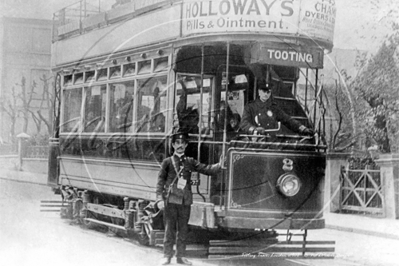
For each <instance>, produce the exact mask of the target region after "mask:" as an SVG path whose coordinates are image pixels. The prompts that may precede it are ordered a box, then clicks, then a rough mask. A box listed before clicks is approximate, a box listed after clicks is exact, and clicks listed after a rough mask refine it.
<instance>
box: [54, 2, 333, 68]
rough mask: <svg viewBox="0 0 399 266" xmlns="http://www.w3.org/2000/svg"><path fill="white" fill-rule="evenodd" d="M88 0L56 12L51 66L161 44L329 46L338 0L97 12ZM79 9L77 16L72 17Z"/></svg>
mask: <svg viewBox="0 0 399 266" xmlns="http://www.w3.org/2000/svg"><path fill="white" fill-rule="evenodd" d="M90 1H91V0H85V1H84V2H85V3H86V5H82V4H81V2H82V1H79V6H78V8H76V7H75V6H74V5H71V6H69V7H66V8H64V9H62V10H61V11H59V12H56V13H55V14H54V31H53V33H54V36H53V57H52V65H53V68H58V67H61V66H63V65H66V64H73V63H74V62H75V63H76V62H81V61H85V60H95V59H96V58H99V57H110V56H111V57H112V56H114V55H121V54H123V53H129V52H132V51H135V52H136V51H140V50H145V49H148V48H151V47H154V49H155V48H156V47H158V46H174V47H179V46H185V45H196V44H197V45H198V44H204V43H207V44H211V43H213V44H214V43H218V42H230V43H236V44H242V45H245V44H247V43H255V42H257V43H282V44H288V45H297V46H298V47H307V48H310V49H313V48H314V49H319V50H327V51H329V50H331V49H332V47H333V34H334V24H335V14H336V9H335V4H334V1H323V5H321V4H320V3H319V2H320V1H317V0H306V1H305V0H299V1H292V2H287V1H273V2H270V3H269V4H268V1H265V0H252V1H233V0H225V1H209V0H206V1H205V0H167V1H165V0H164V1H160V0H152V1H148V0H130V1H129V0H118V1H116V2H117V3H119V4H116V5H114V6H113V7H110V9H109V10H106V11H98V12H95V11H91V10H89V9H88V6H90V5H87V2H90ZM96 2H97V3H99V2H101V1H98V0H96ZM77 9H80V11H79V14H80V15H79V16H78V18H76V17H75V19H73V18H70V17H69V15H71V14H73V13H72V10H74V11H73V12H76V10H77ZM93 10H94V9H93ZM82 14H83V15H82Z"/></svg>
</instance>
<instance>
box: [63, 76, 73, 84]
mask: <svg viewBox="0 0 399 266" xmlns="http://www.w3.org/2000/svg"><path fill="white" fill-rule="evenodd" d="M71 84H72V75H67V76H64V85H65V86H66V85H71Z"/></svg>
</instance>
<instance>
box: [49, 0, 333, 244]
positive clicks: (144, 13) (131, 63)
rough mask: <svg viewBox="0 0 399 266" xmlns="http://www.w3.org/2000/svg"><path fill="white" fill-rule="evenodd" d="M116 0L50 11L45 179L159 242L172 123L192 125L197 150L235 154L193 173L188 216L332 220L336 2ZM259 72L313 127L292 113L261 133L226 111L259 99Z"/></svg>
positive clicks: (294, 224) (98, 216)
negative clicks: (326, 98) (159, 189)
mask: <svg viewBox="0 0 399 266" xmlns="http://www.w3.org/2000/svg"><path fill="white" fill-rule="evenodd" d="M82 2H84V3H85V5H83V4H82ZM118 3H119V4H118V5H115V6H113V7H111V8H110V9H109V10H105V11H98V12H95V13H93V12H92V13H90V12H83V11H81V12H80V14H85V15H84V16H82V15H81V16H80V17H79V21H78V22H77V21H76V20H73V19H68V18H67V17H66V14H67V13H68V12H67V11H68V8H66V9H63V10H62V12H58V13H56V15H55V16H54V17H55V22H56V23H55V25H56V26H55V30H54V40H53V45H52V51H53V54H52V70H53V72H54V73H56V74H57V77H58V78H57V82H58V86H57V88H59V91H58V92H57V93H58V94H57V95H58V97H57V99H58V100H59V102H58V105H57V106H58V109H59V116H58V118H59V119H58V120H57V121H56V130H55V133H54V136H53V138H52V139H51V142H50V158H49V176H48V184H49V186H51V187H52V188H53V189H54V190H55V191H61V194H62V195H63V197H64V199H67V198H69V199H71V198H72V199H73V200H74V202H75V203H76V202H79V201H81V208H80V209H79V210H78V212H77V213H74V214H75V215H77V216H78V218H79V219H81V221H83V223H84V224H85V225H93V224H102V225H105V226H108V227H110V228H116V229H119V230H124V231H127V232H129V231H131V232H133V233H137V234H138V235H139V236H140V239H141V241H142V243H145V244H151V245H154V244H156V243H157V241H156V236H155V233H156V232H162V229H163V222H162V219H161V218H160V213H161V211H160V210H159V209H158V208H157V204H156V202H155V200H156V195H155V188H156V182H157V176H158V171H159V169H160V163H161V162H162V160H163V159H164V158H166V157H167V156H169V155H170V154H171V152H172V150H171V145H170V135H171V134H172V133H173V132H176V131H177V130H182V129H183V130H186V131H188V132H189V136H190V144H189V146H188V149H187V150H188V155H189V156H191V157H194V158H196V159H197V160H199V161H201V162H202V163H207V164H211V163H216V162H218V161H219V158H220V157H221V156H222V157H224V158H226V161H225V164H224V167H223V171H222V172H221V173H220V174H218V175H217V176H205V175H202V174H198V173H193V177H192V180H193V181H192V184H191V185H192V191H193V192H194V204H193V205H192V211H191V217H190V225H191V226H192V227H193V228H197V229H201V230H206V231H207V232H213V233H215V234H218V233H221V232H223V234H224V235H229V234H230V235H234V234H243V233H244V234H245V233H253V232H255V231H256V232H259V231H273V230H278V229H284V230H309V229H320V228H324V219H323V187H322V185H323V179H324V171H325V152H326V145H325V142H324V136H325V130H324V122H323V121H324V117H323V113H322V109H321V108H320V105H321V99H320V98H321V97H320V95H321V94H320V86H319V85H318V84H319V80H318V79H319V77H318V76H319V69H321V68H323V56H324V54H325V53H326V52H328V51H330V50H331V49H332V46H333V42H332V41H333V33H334V19H335V12H336V10H335V3H334V1H317V0H306V1H300V0H294V1H291V0H277V1H267V0H252V1H239V0H223V1H208V0H177V1H176V0H169V1H144V0H140V1H139V0H133V1H124V2H120V1H119V2H118ZM79 7H80V8H86V7H87V5H86V1H80V2H79ZM85 11H87V10H86V9H85ZM259 80H265V81H266V82H268V83H270V84H273V91H272V95H273V97H274V101H275V102H276V103H277V105H278V106H279V107H280V108H281V109H282V110H284V111H285V112H286V113H287V114H289V115H290V116H291V117H293V118H295V119H296V120H297V121H300V122H301V123H302V124H303V125H305V126H306V127H308V128H312V129H313V130H314V132H316V133H315V134H314V135H312V136H304V135H301V134H299V133H295V132H293V131H291V130H290V129H289V128H287V127H286V126H284V125H283V124H278V125H276V127H275V128H272V129H270V130H268V131H267V132H266V134H265V135H253V134H248V132H244V131H242V130H240V129H236V127H235V124H234V123H237V121H235V122H234V121H232V119H231V118H232V117H234V118H236V120H240V118H241V117H242V114H243V110H244V106H245V105H246V104H247V103H249V102H251V101H253V100H254V99H256V97H257V84H258V81H259ZM74 206H75V207H76V204H75V205H74ZM74 211H76V210H70V212H74ZM70 215H71V216H72V214H70Z"/></svg>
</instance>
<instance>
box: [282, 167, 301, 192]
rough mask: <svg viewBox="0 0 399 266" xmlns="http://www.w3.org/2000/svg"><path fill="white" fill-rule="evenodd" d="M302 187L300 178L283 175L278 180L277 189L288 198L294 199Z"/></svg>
mask: <svg viewBox="0 0 399 266" xmlns="http://www.w3.org/2000/svg"><path fill="white" fill-rule="evenodd" d="M301 186H302V183H301V180H300V179H299V177H297V176H296V175H295V174H292V173H287V174H283V175H282V176H280V177H279V178H278V180H277V188H278V189H279V190H280V192H281V193H283V195H284V196H286V197H293V196H295V195H296V194H298V192H299V190H300V189H301Z"/></svg>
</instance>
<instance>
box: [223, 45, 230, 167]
mask: <svg viewBox="0 0 399 266" xmlns="http://www.w3.org/2000/svg"><path fill="white" fill-rule="evenodd" d="M226 54H227V58H226V83H225V85H226V93H225V95H224V104H225V108H224V126H223V150H222V158H223V159H224V158H225V155H226V154H225V153H226V141H227V122H228V121H227V115H228V112H227V111H228V102H227V99H228V95H227V92H228V89H229V64H230V43H229V42H227V52H226ZM222 80H223V78H222Z"/></svg>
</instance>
